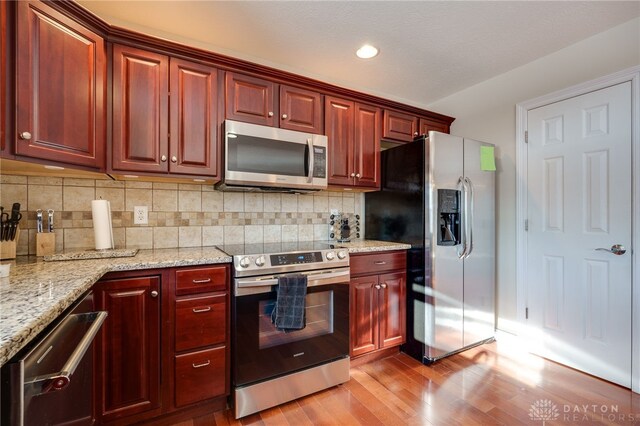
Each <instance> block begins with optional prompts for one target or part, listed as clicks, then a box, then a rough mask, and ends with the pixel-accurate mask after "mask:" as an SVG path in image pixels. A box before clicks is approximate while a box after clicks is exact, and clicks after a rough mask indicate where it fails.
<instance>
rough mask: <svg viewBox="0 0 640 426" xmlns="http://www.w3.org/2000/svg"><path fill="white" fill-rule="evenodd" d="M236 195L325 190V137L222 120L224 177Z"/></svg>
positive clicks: (224, 183)
mask: <svg viewBox="0 0 640 426" xmlns="http://www.w3.org/2000/svg"><path fill="white" fill-rule="evenodd" d="M217 187H218V188H219V189H221V190H236V191H252V190H265V191H292V192H309V191H319V190H322V189H326V188H327V137H326V136H323V135H316V134H312V133H304V132H295V131H292V130H285V129H278V128H275V127H267V126H260V125H257V124H249V123H241V122H238V121H231V120H225V122H224V176H223V181H222V182H221V183H220V184H218V186H217Z"/></svg>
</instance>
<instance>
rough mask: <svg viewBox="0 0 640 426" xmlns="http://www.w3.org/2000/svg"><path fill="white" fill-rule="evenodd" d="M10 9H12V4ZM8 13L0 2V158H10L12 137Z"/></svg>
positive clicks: (11, 73)
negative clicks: (10, 139)
mask: <svg viewBox="0 0 640 426" xmlns="http://www.w3.org/2000/svg"><path fill="white" fill-rule="evenodd" d="M11 7H12V8H13V4H12V5H11ZM9 13H11V12H10V9H9V2H7V1H3V2H0V157H5V156H7V157H9V156H10V155H9V149H8V146H9V144H8V141H9V135H11V136H13V124H12V123H11V120H10V119H9V111H11V109H12V108H13V101H12V96H11V95H9V89H10V88H12V87H13V84H11V81H12V76H13V71H10V69H11V67H10V66H9V63H13V61H12V59H10V58H12V56H9V55H12V52H13V50H12V49H11V50H10V46H11V43H8V42H7V39H8V38H9V37H12V36H11V34H15V32H14V30H13V27H12V28H9V25H10V24H11V22H12V21H11V22H10V21H9V20H8V19H7V16H9ZM10 52H11V53H10ZM10 76H11V77H10Z"/></svg>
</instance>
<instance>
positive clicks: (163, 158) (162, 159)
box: [160, 155, 167, 163]
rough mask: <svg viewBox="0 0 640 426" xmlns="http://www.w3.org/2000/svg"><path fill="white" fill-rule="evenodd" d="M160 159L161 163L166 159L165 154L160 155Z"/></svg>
mask: <svg viewBox="0 0 640 426" xmlns="http://www.w3.org/2000/svg"><path fill="white" fill-rule="evenodd" d="M160 161H162V162H163V163H164V162H165V161H167V156H166V155H163V156H162V157H160Z"/></svg>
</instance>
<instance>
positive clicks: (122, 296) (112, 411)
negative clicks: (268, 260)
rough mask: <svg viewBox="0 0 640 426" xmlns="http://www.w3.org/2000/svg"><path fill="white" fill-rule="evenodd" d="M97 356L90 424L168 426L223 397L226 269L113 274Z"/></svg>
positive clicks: (97, 290)
mask: <svg viewBox="0 0 640 426" xmlns="http://www.w3.org/2000/svg"><path fill="white" fill-rule="evenodd" d="M93 290H94V294H95V295H96V304H97V308H98V309H100V310H104V311H107V312H108V317H107V320H106V321H105V323H104V325H103V327H102V329H101V331H100V332H99V334H98V338H97V340H96V341H95V342H96V343H95V344H94V350H95V351H96V359H97V362H96V367H95V368H96V370H95V387H96V401H95V407H96V422H97V424H118V425H121V424H122V425H125V424H133V423H149V424H156V423H157V424H172V422H175V421H179V420H180V419H183V418H191V417H194V416H197V415H204V414H206V413H208V412H213V411H216V410H219V409H222V408H224V407H225V405H226V398H227V396H228V395H229V374H230V366H229V266H228V265H215V266H209V265H207V266H200V267H187V268H166V269H155V270H146V271H129V272H114V273H110V274H108V275H106V276H105V277H104V278H103V279H101V280H100V281H98V282H97V283H96V284H95V285H94V288H93Z"/></svg>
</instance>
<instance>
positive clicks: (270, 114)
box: [225, 72, 278, 126]
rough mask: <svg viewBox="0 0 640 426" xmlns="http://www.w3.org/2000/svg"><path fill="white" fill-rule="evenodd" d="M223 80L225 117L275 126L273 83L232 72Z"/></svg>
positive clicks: (275, 104)
mask: <svg viewBox="0 0 640 426" xmlns="http://www.w3.org/2000/svg"><path fill="white" fill-rule="evenodd" d="M225 80H226V81H225V90H226V93H225V105H226V118H228V119H230V120H238V121H244V122H247V123H254V124H263V125H265V126H277V124H278V121H277V117H276V109H275V108H276V106H277V102H276V99H275V96H276V92H275V86H276V84H275V83H272V82H270V81H268V80H263V79H261V78H256V77H251V76H248V75H244V74H237V73H233V72H227V73H226V76H225Z"/></svg>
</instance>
